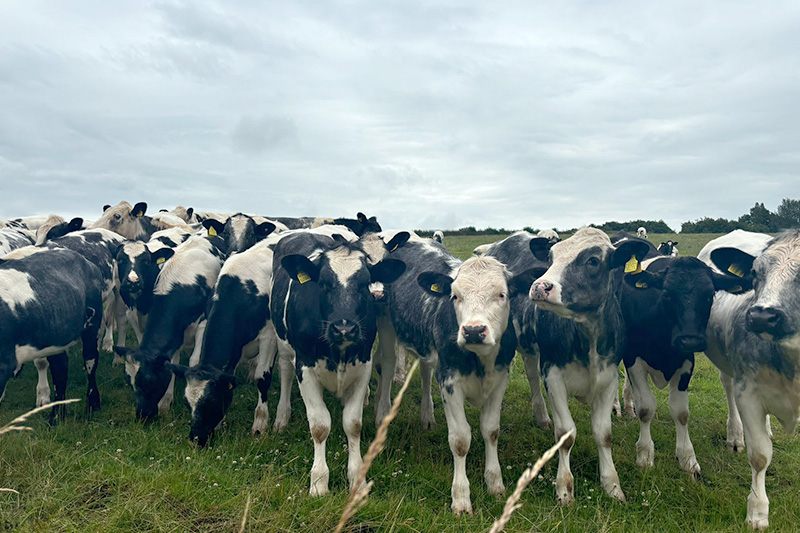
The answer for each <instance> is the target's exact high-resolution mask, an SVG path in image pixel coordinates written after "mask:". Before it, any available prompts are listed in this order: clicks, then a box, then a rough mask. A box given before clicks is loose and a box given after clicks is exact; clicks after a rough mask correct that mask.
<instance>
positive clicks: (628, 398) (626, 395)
mask: <svg viewBox="0 0 800 533" xmlns="http://www.w3.org/2000/svg"><path fill="white" fill-rule="evenodd" d="M622 373H623V374H625V382H624V383H623V385H622V402H623V404H624V407H625V414H626V415H628V416H630V417H631V418H633V417H635V416H636V404H634V402H633V388H632V387H631V378H630V377H628V370H627V369H626V368H625V366H624V365H623V367H622Z"/></svg>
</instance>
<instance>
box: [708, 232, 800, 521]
mask: <svg viewBox="0 0 800 533" xmlns="http://www.w3.org/2000/svg"><path fill="white" fill-rule="evenodd" d="M758 242H759V238H758V236H756V237H755V238H753V239H750V240H749V246H750V247H756V248H757V247H758ZM710 257H711V260H712V261H713V262H714V264H715V265H716V266H717V267H718V268H719V269H720V270H721V271H723V272H730V273H732V274H734V275H737V276H742V278H743V280H747V279H748V278H751V279H752V283H753V286H754V291H748V292H747V293H744V294H742V295H739V296H735V295H728V294H721V295H719V296H717V298H716V299H715V300H714V305H713V307H712V308H711V319H710V320H709V323H708V348H707V349H706V355H708V358H709V359H711V361H712V362H713V363H714V364H715V365H716V366H717V368H719V369H720V373H721V374H723V373H724V374H725V375H726V376H728V377H729V380H731V381H732V382H733V383H732V385H733V386H732V387H728V388H726V389H727V390H726V392H728V393H729V394H730V393H732V394H733V396H735V402H734V403H733V407H734V408H738V413H739V415H740V416H741V424H743V427H744V436H745V438H746V441H747V457H748V459H749V461H750V467H751V469H752V482H751V488H750V495H749V496H748V498H747V524H748V525H749V526H750V527H753V528H755V529H764V528H766V527H767V526H768V525H769V498H768V497H767V492H766V486H765V481H766V479H765V476H766V471H767V468H768V467H769V464H770V462H771V461H772V441H771V435H770V430H769V426H768V424H767V423H766V421H767V420H768V418H767V415H769V414H772V415H774V416H775V417H776V418H777V419H778V421H779V422H780V423H781V425H783V427H784V429H786V431H787V432H789V433H791V432H793V431H794V430H795V428H796V427H797V424H798V422H800V290H798V289H799V288H798V284H799V283H800V230H797V229H794V230H789V231H786V232H784V233H781V234H780V235H778V236H777V237H775V238H774V239H773V240H771V241H770V242H769V244H768V245H767V247H766V249H764V251H763V253H761V254H760V255H759V256H758V257H755V258H754V257H753V256H752V255H750V254H747V253H745V252H743V251H741V250H739V249H736V248H717V249H715V250H713V251H712V252H711V253H710ZM730 403H731V402H730V401H729V405H730ZM729 422H730V419H729ZM729 430H730V425H729ZM729 438H730V435H729Z"/></svg>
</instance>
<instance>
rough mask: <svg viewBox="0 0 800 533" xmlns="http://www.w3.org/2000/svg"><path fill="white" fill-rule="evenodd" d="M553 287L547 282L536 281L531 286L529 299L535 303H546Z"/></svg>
mask: <svg viewBox="0 0 800 533" xmlns="http://www.w3.org/2000/svg"><path fill="white" fill-rule="evenodd" d="M554 288H555V286H554V285H553V284H552V283H550V282H549V281H547V280H536V281H534V282H533V285H531V292H530V297H531V300H533V301H535V302H546V301H547V300H548V299H549V298H550V296H551V295H552V294H553V289H554Z"/></svg>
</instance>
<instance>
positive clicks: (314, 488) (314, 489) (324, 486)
mask: <svg viewBox="0 0 800 533" xmlns="http://www.w3.org/2000/svg"><path fill="white" fill-rule="evenodd" d="M328 492H330V491H329V490H328V480H327V479H325V480H319V481H318V482H316V483H312V484H311V488H310V489H308V493H309V494H310V495H311V496H315V497H316V496H325V495H326V494H328Z"/></svg>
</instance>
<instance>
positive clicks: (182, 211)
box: [169, 205, 202, 224]
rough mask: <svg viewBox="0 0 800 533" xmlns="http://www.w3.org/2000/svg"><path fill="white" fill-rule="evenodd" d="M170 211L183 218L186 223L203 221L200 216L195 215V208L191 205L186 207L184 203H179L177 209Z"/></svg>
mask: <svg viewBox="0 0 800 533" xmlns="http://www.w3.org/2000/svg"><path fill="white" fill-rule="evenodd" d="M169 213H171V214H173V215H175V216H177V217H178V218H180V219H181V220H183V221H184V222H185V223H186V224H199V223H200V222H202V221H201V220H200V218H199V217H198V216H197V215H195V213H194V209H193V208H191V207H184V206H182V205H178V206H176V207H175V209H173V210H171V211H169Z"/></svg>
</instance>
